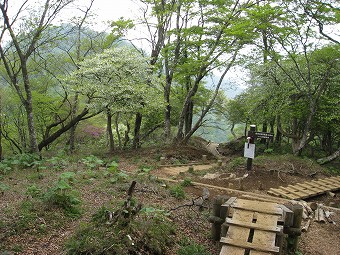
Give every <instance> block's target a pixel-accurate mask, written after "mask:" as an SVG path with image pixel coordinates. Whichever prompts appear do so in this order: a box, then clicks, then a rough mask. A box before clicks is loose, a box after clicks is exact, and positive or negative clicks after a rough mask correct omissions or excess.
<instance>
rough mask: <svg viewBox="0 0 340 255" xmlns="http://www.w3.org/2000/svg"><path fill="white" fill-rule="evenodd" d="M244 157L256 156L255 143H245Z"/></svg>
mask: <svg viewBox="0 0 340 255" xmlns="http://www.w3.org/2000/svg"><path fill="white" fill-rule="evenodd" d="M244 157H245V158H252V159H254V158H255V144H253V143H245V144H244Z"/></svg>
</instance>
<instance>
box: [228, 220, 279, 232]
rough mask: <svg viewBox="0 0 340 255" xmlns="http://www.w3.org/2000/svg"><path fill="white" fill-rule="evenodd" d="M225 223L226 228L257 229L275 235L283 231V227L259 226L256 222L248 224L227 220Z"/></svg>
mask: <svg viewBox="0 0 340 255" xmlns="http://www.w3.org/2000/svg"><path fill="white" fill-rule="evenodd" d="M226 223H227V225H228V226H233V225H235V226H240V227H245V228H250V229H257V230H264V231H269V232H275V233H281V232H282V230H283V226H276V224H275V225H274V226H269V225H267V224H260V223H258V222H256V223H252V222H251V223H248V222H243V221H238V220H234V219H230V218H227V219H226Z"/></svg>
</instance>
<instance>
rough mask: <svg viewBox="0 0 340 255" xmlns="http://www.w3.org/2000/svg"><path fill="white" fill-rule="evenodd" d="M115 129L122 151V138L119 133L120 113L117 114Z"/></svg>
mask: <svg viewBox="0 0 340 255" xmlns="http://www.w3.org/2000/svg"><path fill="white" fill-rule="evenodd" d="M115 128H116V134H117V139H118V146H119V148H120V149H122V138H121V136H120V133H119V112H117V113H116V118H115Z"/></svg>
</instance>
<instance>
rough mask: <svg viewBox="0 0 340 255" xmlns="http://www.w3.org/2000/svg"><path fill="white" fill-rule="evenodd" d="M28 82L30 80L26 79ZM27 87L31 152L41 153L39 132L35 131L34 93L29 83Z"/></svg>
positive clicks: (26, 107)
mask: <svg viewBox="0 0 340 255" xmlns="http://www.w3.org/2000/svg"><path fill="white" fill-rule="evenodd" d="M26 82H28V80H27V81H26ZM25 87H26V94H27V101H26V104H25V109H26V114H27V125H28V135H29V142H30V150H29V151H30V152H31V153H37V154H39V153H40V152H39V148H38V142H37V134H36V131H35V124H34V115H33V106H32V94H31V90H30V87H29V85H28V86H25Z"/></svg>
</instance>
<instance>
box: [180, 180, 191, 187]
mask: <svg viewBox="0 0 340 255" xmlns="http://www.w3.org/2000/svg"><path fill="white" fill-rule="evenodd" d="M181 185H182V186H183V187H188V186H192V181H191V179H190V178H185V179H184V180H183V181H182V182H181Z"/></svg>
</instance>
